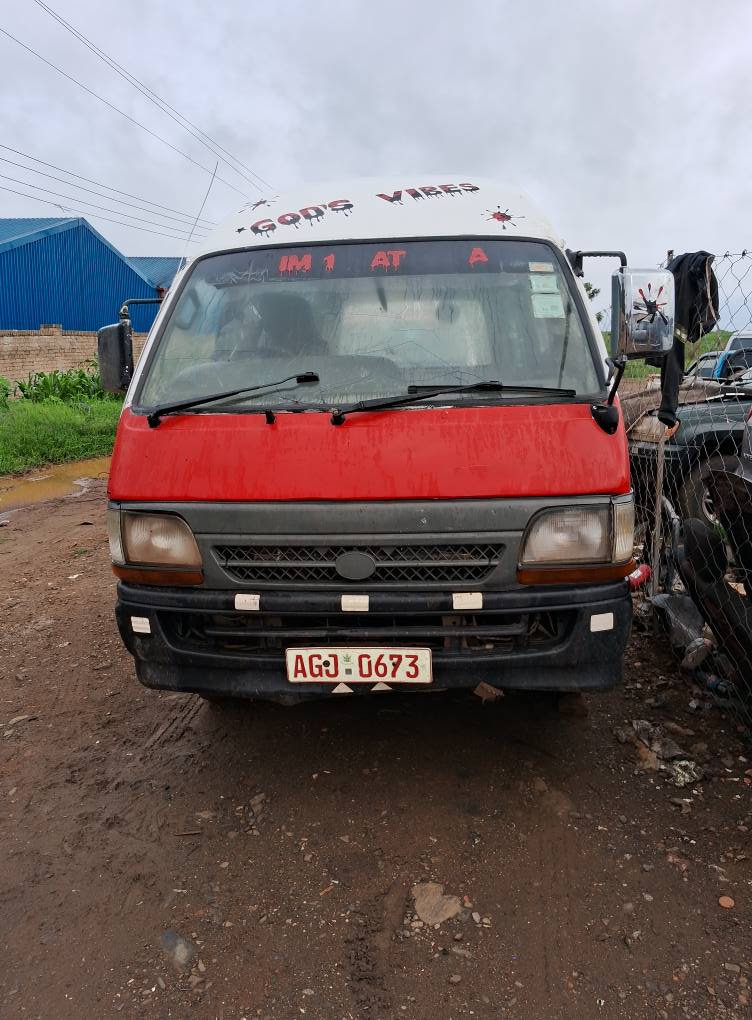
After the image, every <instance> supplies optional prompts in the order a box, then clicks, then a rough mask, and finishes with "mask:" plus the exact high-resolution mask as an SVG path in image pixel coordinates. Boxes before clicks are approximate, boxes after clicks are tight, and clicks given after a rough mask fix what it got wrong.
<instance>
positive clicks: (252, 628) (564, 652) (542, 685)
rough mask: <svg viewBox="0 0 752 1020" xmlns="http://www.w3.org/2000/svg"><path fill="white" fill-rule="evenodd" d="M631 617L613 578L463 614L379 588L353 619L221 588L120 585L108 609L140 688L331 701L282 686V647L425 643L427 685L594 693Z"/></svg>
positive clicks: (306, 598) (324, 599) (488, 597)
mask: <svg viewBox="0 0 752 1020" xmlns="http://www.w3.org/2000/svg"><path fill="white" fill-rule="evenodd" d="M631 613H632V607H631V601H630V598H629V593H628V588H627V583H626V582H625V581H617V582H611V583H608V584H594V585H583V586H580V587H574V586H568V587H562V588H554V589H551V588H532V587H531V588H520V589H516V590H514V591H503V592H493V591H491V592H488V591H487V592H484V593H483V609H482V610H477V611H472V612H464V613H463V612H457V611H456V610H455V609H453V600H452V593H451V592H438V591H431V592H413V591H410V592H397V591H379V592H375V593H371V595H370V606H369V611H368V612H366V613H353V612H342V608H341V600H340V596H338V595H336V594H335V593H330V592H299V591H266V592H262V593H261V595H260V601H259V608H258V610H257V611H253V612H245V611H240V612H238V611H236V610H235V605H234V593H233V592H231V591H212V590H200V589H182V590H181V589H178V588H145V587H137V586H133V585H128V584H125V583H120V584H119V585H118V601H117V607H116V615H117V622H118V627H119V629H120V634H121V636H122V638H123V641H124V643H125V645H126V647H127V648H128V650H129V651H130V653H131V654H132V655H133V657H134V659H135V661H136V673H137V675H138V678H139V680H140V681H141V682H142V683H143V684H145V685H146V686H147V687H155V688H162V689H167V690H172V691H189V692H194V693H197V694H204V695H210V696H215V697H243V698H262V699H267V700H275V701H282V702H294V701H300V700H304V699H306V698H308V697H311V696H316V695H319V696H320V695H328V694H331V686H328V685H326V684H315V683H312V684H306V686H305V690H301V685H299V684H296V685H292V684H290V683H288V681H287V675H286V671H285V655H284V653H285V648H288V647H299V646H324V647H326V646H327V645H349V644H351V645H353V646H358V645H378V646H381V645H383V646H389V647H400V646H402V647H429V648H431V650H432V653H433V675H434V683H433V686H434V688H436V687H438V688H445V687H475V686H476V685H477V684H478V683H479V682H480V681H486V682H487V683H489V684H493V685H494V686H496V687H500V688H502V689H508V690H555V691H575V690H577V691H579V690H606V689H608V688H611V687H614V686H615V685H616V684H617V683H619V682H620V680H621V676H622V656H623V652H624V648H625V646H626V643H627V639H628V636H629V628H630V622H631ZM609 614H611V616H609ZM134 617H135V618H136V620H137V621H140V622H137V623H136V624H135V625H134V623H133V618H134ZM592 617H596V618H597V620H596V621H595V622H593V621H592V620H591V618H592ZM145 620H148V629H149V631H150V633H148V634H147V633H142V632H138V631H143V630H144V629H145V628H146V626H147V624H145V623H144V621H145ZM609 623H610V626H609ZM134 626H135V627H137V628H138V631H137V630H134ZM600 628H603V629H600ZM366 690H367V688H366Z"/></svg>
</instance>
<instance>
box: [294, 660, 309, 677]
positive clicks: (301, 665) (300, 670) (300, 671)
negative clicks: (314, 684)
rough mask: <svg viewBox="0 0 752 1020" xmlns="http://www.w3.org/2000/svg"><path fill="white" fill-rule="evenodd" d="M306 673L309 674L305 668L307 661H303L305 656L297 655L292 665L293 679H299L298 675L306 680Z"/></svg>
mask: <svg viewBox="0 0 752 1020" xmlns="http://www.w3.org/2000/svg"><path fill="white" fill-rule="evenodd" d="M306 675H307V674H306V669H305V662H304V661H303V656H302V655H296V656H295V662H294V663H293V666H292V676H293V680H297V678H298V677H301V678H302V679H303V680H305V678H306Z"/></svg>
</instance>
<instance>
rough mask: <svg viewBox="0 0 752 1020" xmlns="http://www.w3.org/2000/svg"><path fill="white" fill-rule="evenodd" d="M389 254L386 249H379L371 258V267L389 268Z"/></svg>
mask: <svg viewBox="0 0 752 1020" xmlns="http://www.w3.org/2000/svg"><path fill="white" fill-rule="evenodd" d="M388 268H389V256H388V255H387V253H386V252H385V251H377V252H376V254H375V255H374V256H373V258H372V259H371V269H388Z"/></svg>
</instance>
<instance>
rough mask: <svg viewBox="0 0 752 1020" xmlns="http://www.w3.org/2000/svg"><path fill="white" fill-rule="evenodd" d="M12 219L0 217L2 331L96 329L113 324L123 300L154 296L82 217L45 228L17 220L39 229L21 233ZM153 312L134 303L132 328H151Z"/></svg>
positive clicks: (134, 269) (142, 277)
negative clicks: (46, 326)
mask: <svg viewBox="0 0 752 1020" xmlns="http://www.w3.org/2000/svg"><path fill="white" fill-rule="evenodd" d="M14 222H15V223H18V222H19V221H8V220H5V221H2V220H0V224H2V228H3V235H2V236H3V237H5V238H6V240H5V241H4V242H3V243H0V329H30V330H35V329H38V328H39V326H40V325H41V324H42V323H45V322H56V323H60V324H61V325H62V326H63V328H64V329H69V330H76V329H79V330H95V329H99V327H100V326H104V325H107V324H108V323H111V322H115V321H116V320H117V315H118V310H119V308H120V306H121V304H122V303H123V301H125V300H126V299H127V298H136V297H139V298H140V297H144V298H145V297H154V296H155V291H154V286H153V284H151V283H150V282H149V280H147V279H146V277H145V275H144V274H143V272H142V271H141V270H139V269H138V268H137V267H136V266H134V265H131V263H130V262H129V261H128V260H127V259H126V258H125V256H123V255H121V254H120V252H119V251H118V250H117V249H116V248H115V247H113V245H111V244H110V243H109V241H107V240H106V239H105V238H103V237H102V235H101V234H100V233H99V232H98V231H96V230H95V229H94V228H93V227H92V226H91V225H90V224H89V223H87V222H86V220H84V219H83V218H77V219H72V220H71V219H68V220H57V221H52V222H50V221H47V225H46V226H45V227H40V226H38V225H39V223H40V221H39V220H36V221H29V220H25V221H21V222H23V223H25V224H27V225H28V224H29V223H30V222H31V223H33V224H35V225H36V227H37V229H33V228H32V229H29V228H28V227H27V232H26V233H25V234H21V235H19V234H18V232H17V231H18V229H19V228H18V227H13V226H11V224H13V223H14ZM20 229H24V228H20ZM13 231H15V233H14V232H13ZM156 311H157V307H156V305H155V306H153V307H152V306H150V305H146V306H134V309H133V326H134V329H137V330H145V329H149V327H150V326H151V323H152V322H153V320H154V316H155V314H156Z"/></svg>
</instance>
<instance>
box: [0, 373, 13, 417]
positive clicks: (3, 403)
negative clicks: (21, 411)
mask: <svg viewBox="0 0 752 1020" xmlns="http://www.w3.org/2000/svg"><path fill="white" fill-rule="evenodd" d="M10 391H11V385H10V382H9V381H8V380H7V379H6V378H5V376H4V375H0V411H7V410H8V398H9V397H10Z"/></svg>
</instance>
